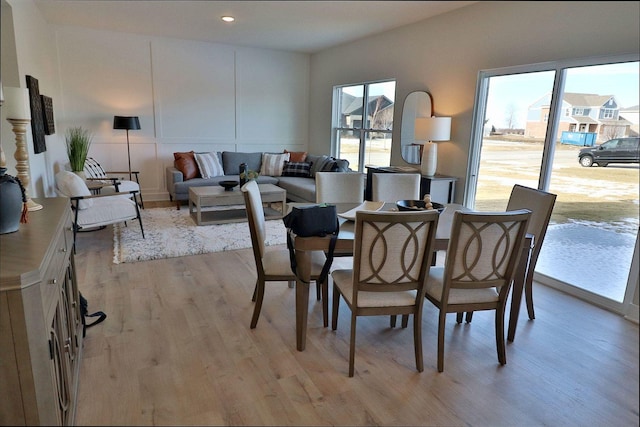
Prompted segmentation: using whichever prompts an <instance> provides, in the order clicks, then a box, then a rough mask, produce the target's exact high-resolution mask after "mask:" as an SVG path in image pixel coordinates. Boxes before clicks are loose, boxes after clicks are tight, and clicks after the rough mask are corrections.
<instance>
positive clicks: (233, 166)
mask: <svg viewBox="0 0 640 427" xmlns="http://www.w3.org/2000/svg"><path fill="white" fill-rule="evenodd" d="M241 163H246V164H247V169H249V170H252V171H256V172H259V171H260V165H261V164H262V153H261V152H257V153H238V152H236V151H223V152H222V168H223V169H224V174H225V175H238V174H239V173H240V164H241Z"/></svg>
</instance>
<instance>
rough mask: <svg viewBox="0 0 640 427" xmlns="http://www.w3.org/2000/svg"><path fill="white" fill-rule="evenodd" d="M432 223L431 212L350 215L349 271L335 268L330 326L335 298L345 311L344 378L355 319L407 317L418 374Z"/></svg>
mask: <svg viewBox="0 0 640 427" xmlns="http://www.w3.org/2000/svg"><path fill="white" fill-rule="evenodd" d="M437 225H438V212H437V211H416V212H380V211H378V212H366V211H361V212H357V213H356V222H355V242H354V248H355V251H354V256H353V268H352V269H335V270H334V271H333V272H332V273H331V277H332V278H333V306H332V318H331V319H332V320H331V327H332V329H333V330H336V329H337V327H338V309H339V304H340V297H341V296H342V298H343V299H344V301H345V302H346V304H347V306H348V307H349V309H350V310H351V338H350V341H349V376H350V377H352V376H353V375H354V362H355V346H356V319H357V318H358V316H381V315H392V316H395V315H409V314H413V320H414V321H413V341H414V352H415V359H416V369H417V370H418V372H422V371H423V370H424V363H423V355H422V308H423V303H424V294H425V288H424V284H425V279H426V277H427V274H428V272H429V268H430V264H431V263H430V262H428V260H430V259H431V255H432V254H433V250H434V240H435V232H436V228H437Z"/></svg>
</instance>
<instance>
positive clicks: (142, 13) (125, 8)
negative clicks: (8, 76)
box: [35, 0, 477, 53]
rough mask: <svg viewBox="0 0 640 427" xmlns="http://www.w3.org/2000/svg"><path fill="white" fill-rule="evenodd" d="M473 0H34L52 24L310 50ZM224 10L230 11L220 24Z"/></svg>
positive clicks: (367, 34)
mask: <svg viewBox="0 0 640 427" xmlns="http://www.w3.org/2000/svg"><path fill="white" fill-rule="evenodd" d="M473 3H477V2H475V1H211V0H200V1H187V0H173V1H169V0H56V1H53V0H35V4H36V6H37V7H38V8H39V9H40V11H41V12H42V14H43V16H44V18H45V19H46V20H47V21H48V22H50V23H52V24H60V25H73V26H82V27H89V28H94V29H102V30H111V31H121V32H127V33H136V34H144V35H150V36H165V37H175V38H181V39H191V40H202V41H209V42H216V43H226V44H234V45H239V46H250V47H257V48H267V49H279V50H288V51H295V52H306V53H314V52H318V51H320V50H322V49H326V48H328V47H332V46H336V45H339V44H343V43H347V42H350V41H354V40H357V39H360V38H363V37H367V36H370V35H373V34H377V33H382V32H384V31H387V30H391V29H393V28H396V27H400V26H403V25H407V24H411V23H414V22H418V21H421V20H423V19H426V18H429V17H432V16H435V15H439V14H442V13H445V12H449V11H451V10H454V9H458V8H460V7H464V6H467V5H470V4H473ZM223 15H232V16H235V18H236V21H235V22H234V23H232V24H226V23H224V22H222V21H221V20H220V17H221V16H223Z"/></svg>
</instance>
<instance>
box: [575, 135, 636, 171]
mask: <svg viewBox="0 0 640 427" xmlns="http://www.w3.org/2000/svg"><path fill="white" fill-rule="evenodd" d="M578 161H579V162H580V164H581V165H582V166H584V167H586V168H588V167H589V166H592V165H593V164H594V163H596V164H597V165H598V166H602V167H604V166H607V165H608V164H609V163H638V162H640V138H637V137H636V138H614V139H610V140H609V141H607V142H603V143H602V144H600V145H596V146H595V147H587V148H583V149H581V150H580V152H579V153H578Z"/></svg>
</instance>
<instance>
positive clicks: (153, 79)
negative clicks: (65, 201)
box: [2, 0, 309, 200]
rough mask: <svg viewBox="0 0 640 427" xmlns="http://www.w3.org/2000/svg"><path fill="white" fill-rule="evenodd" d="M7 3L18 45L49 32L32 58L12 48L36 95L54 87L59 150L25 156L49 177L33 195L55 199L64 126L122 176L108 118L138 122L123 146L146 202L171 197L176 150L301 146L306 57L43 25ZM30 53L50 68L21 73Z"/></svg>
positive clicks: (120, 150)
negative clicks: (37, 30)
mask: <svg viewBox="0 0 640 427" xmlns="http://www.w3.org/2000/svg"><path fill="white" fill-rule="evenodd" d="M8 1H9V3H10V4H11V6H12V11H13V14H14V16H15V15H21V14H22V15H25V16H26V17H25V19H24V20H23V22H21V23H19V24H16V28H15V33H16V39H19V38H20V37H22V36H24V34H26V33H28V32H29V31H30V29H31V28H33V27H35V26H38V27H42V28H43V31H46V32H47V34H46V35H44V34H41V38H39V40H34V43H33V45H37V44H38V43H42V42H43V40H44V39H46V43H45V44H44V47H39V48H38V49H37V50H36V51H32V50H30V48H24V49H23V48H22V47H21V45H20V44H19V43H16V45H17V51H18V65H19V68H20V70H19V75H20V76H21V78H23V80H24V74H31V75H33V76H34V77H36V78H38V79H39V80H40V89H41V92H43V88H47V89H48V88H49V87H53V86H56V87H58V85H59V90H57V91H54V92H53V93H52V92H51V91H48V90H47V91H46V92H43V93H46V94H47V95H49V96H52V98H53V103H54V116H55V121H56V136H55V137H54V138H55V139H56V140H55V142H50V141H49V140H48V141H47V150H48V151H47V153H49V150H50V148H51V146H54V145H55V146H56V147H58V148H60V149H61V151H60V152H56V155H55V156H49V155H47V156H40V155H38V156H33V155H32V156H31V158H30V162H31V168H32V171H31V175H32V176H47V175H50V180H49V181H47V180H43V182H44V185H42V186H40V188H36V193H35V195H34V196H43V195H45V196H55V192H54V189H53V185H54V184H53V176H54V174H55V173H56V172H57V171H59V170H60V169H61V168H65V166H66V164H67V157H66V152H65V145H64V134H65V131H66V129H67V128H69V127H76V126H82V127H84V128H85V129H88V130H89V131H90V132H91V133H92V134H93V144H92V146H91V149H90V152H89V155H90V156H92V157H95V158H96V159H97V160H98V161H99V162H100V163H101V164H102V165H103V166H104V167H105V169H107V170H120V171H123V170H127V169H128V161H127V146H126V132H125V131H123V130H114V129H112V127H113V116H114V115H122V116H128V115H131V116H138V117H139V118H140V126H141V129H140V130H136V131H130V132H129V139H130V149H131V166H132V169H134V170H140V172H141V173H140V180H141V186H142V190H143V194H144V198H145V200H168V194H167V191H166V188H165V166H167V165H172V164H173V153H174V152H176V151H191V150H195V151H220V150H230V151H247V152H255V151H274V152H275V151H279V152H282V151H283V150H284V149H285V148H286V149H288V150H291V151H300V150H306V149H307V144H308V117H309V115H308V105H309V97H308V88H309V55H306V54H300V53H289V52H282V51H276V50H267V49H251V48H244V47H236V46H231V45H223V44H215V43H206V42H198V41H189V40H180V39H169V38H158V37H147V36H140V35H134V34H125V33H116V32H108V31H99V30H90V29H85V28H79V27H66V26H60V27H53V26H49V25H47V24H46V23H44V22H42V21H41V16H40V14H39V12H38V10H37V9H36V8H35V7H34V6H33V4H32V3H31V1H27V0H23V1H16V0H8ZM27 10H28V12H29V13H28V14H27V13H25V11H27ZM16 12H17V13H16ZM30 38H34V37H30ZM34 39H38V37H35V38H34ZM34 52H36V53H37V55H32V53H34ZM32 56H38V57H39V56H43V57H45V58H46V60H47V61H50V62H52V63H54V64H55V66H54V67H51V69H49V68H48V67H43V66H34V67H30V66H28V67H23V66H22V65H23V64H29V62H30V61H32V60H34V59H35V58H34V57H32ZM4 59H5V56H4V52H3V53H2V60H3V62H4ZM27 69H30V71H29V72H27V71H24V70H27ZM49 80H53V81H54V82H57V84H53V83H50V82H49ZM43 83H44V84H43ZM3 84H5V83H4V81H3ZM5 85H6V84H5ZM24 86H26V83H23V87H24ZM3 134H4V130H3ZM29 136H30V135H29ZM3 139H4V137H3ZM48 139H49V137H48ZM30 145H32V144H31V143H30ZM3 146H4V147H6V146H7V145H5V143H4V142H3ZM5 151H9V153H6V154H12V153H13V151H14V150H13V148H10V149H9V150H6V149H5ZM38 157H42V158H43V159H42V161H40V160H39V159H38ZM9 173H11V170H10V171H9ZM47 182H49V183H50V185H48V186H47V185H46V184H47Z"/></svg>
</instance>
